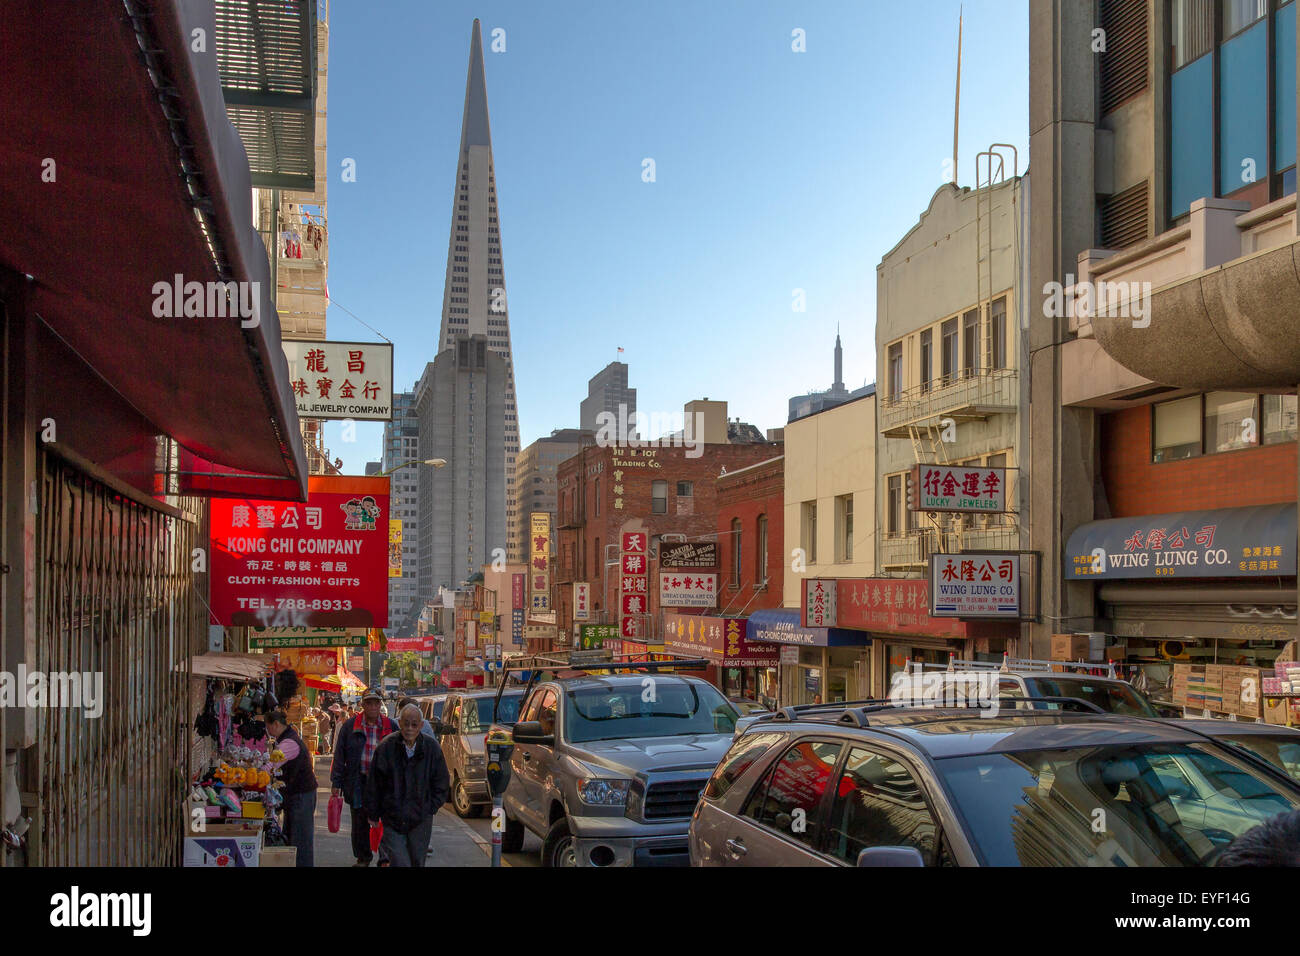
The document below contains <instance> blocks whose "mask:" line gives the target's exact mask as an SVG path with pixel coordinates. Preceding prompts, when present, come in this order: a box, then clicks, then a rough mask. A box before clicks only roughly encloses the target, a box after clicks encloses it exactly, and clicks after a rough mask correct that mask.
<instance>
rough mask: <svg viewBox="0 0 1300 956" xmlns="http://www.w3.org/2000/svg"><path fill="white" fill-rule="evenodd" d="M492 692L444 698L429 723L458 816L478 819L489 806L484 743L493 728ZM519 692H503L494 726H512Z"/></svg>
mask: <svg viewBox="0 0 1300 956" xmlns="http://www.w3.org/2000/svg"><path fill="white" fill-rule="evenodd" d="M496 696H497V692H496V691H495V690H480V691H468V692H463V693H452V694H448V695H447V699H446V701H445V702H444V703H443V707H442V717H441V718H439V719H437V720H436V721H430V723H431V724H432V726H433V730H434V733H435V734H437V736H438V743H439V744H441V745H442V755H443V758H444V759H445V760H446V761H447V774H448V776H449V777H450V778H451V806H452V809H453V810H455V811H456V815H457V816H460V817H477V816H478V815H479V814H481V813H482V812H483V808H484V807H485V806H488V805H489V804H491V803H492V794H491V793H489V792H488V785H487V770H486V762H485V754H486V752H485V749H484V748H485V744H484V740H485V738H486V737H487V732H488V728H490V727H491V726H492V705H493V701H494V700H495V699H496ZM523 697H524V695H523V692H522V691H514V692H510V691H506V692H505V693H503V694H502V695H501V702H500V704H499V705H497V717H496V719H497V723H500V724H503V725H509V724H513V723H514V722H515V720H516V719H517V718H518V716H519V704H520V702H521V701H522V700H523Z"/></svg>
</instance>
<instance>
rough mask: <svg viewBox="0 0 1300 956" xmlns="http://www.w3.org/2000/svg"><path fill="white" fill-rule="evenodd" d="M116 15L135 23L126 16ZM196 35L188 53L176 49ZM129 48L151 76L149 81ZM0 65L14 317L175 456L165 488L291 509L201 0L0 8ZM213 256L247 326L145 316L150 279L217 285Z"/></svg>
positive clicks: (289, 420)
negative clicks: (19, 288) (71, 353)
mask: <svg viewBox="0 0 1300 956" xmlns="http://www.w3.org/2000/svg"><path fill="white" fill-rule="evenodd" d="M133 7H134V8H138V9H139V10H140V11H141V13H142V14H144V15H143V16H141V17H139V18H138V19H137V20H135V21H133V20H132V19H131V18H130V17H129V16H128V15H127V13H128V10H129V9H130V8H133ZM137 25H138V27H139V29H140V30H142V31H143V32H142V33H140V34H137ZM196 30H202V31H204V32H203V34H202V36H203V37H204V42H205V43H206V48H207V52H206V53H200V52H193V53H192V52H191V44H192V43H193V42H197V41H196V40H195V39H194V38H195V37H197V36H198V34H197V33H195V32H194V31H196ZM142 48H144V49H148V50H149V51H151V54H150V55H151V56H152V57H153V59H154V62H155V64H156V65H157V66H158V67H159V68H160V70H159V71H158V72H156V73H155V75H154V76H153V77H152V78H151V70H150V68H149V67H148V66H147V65H146V62H145V54H144V52H143V49H142ZM0 63H3V64H4V70H5V74H6V77H5V83H4V84H3V87H0V128H2V129H3V130H4V136H3V137H2V138H0V223H3V224H4V228H0V265H4V266H7V267H9V268H11V269H13V270H15V271H17V272H19V273H23V274H25V275H29V276H31V277H32V278H31V282H30V285H29V289H28V297H27V305H28V310H29V312H31V313H34V314H35V315H36V316H38V317H39V318H40V320H41V321H43V322H44V323H45V324H47V325H48V326H49V327H50V328H51V329H53V330H54V332H55V333H56V334H57V335H58V336H59V337H60V338H61V339H62V340H63V341H64V342H65V343H66V344H67V345H68V346H69V347H70V348H72V349H73V350H75V352H76V353H77V354H78V355H79V356H80V357H81V359H82V360H83V361H84V362H85V363H86V364H87V365H89V366H90V367H91V368H92V369H94V371H95V372H96V373H97V374H98V375H99V376H100V377H102V378H103V379H104V380H105V381H106V382H107V383H108V384H109V385H110V386H111V387H112V388H113V389H115V390H116V391H117V392H118V393H120V394H121V395H122V396H123V397H124V398H125V399H126V400H127V401H128V402H129V403H130V404H131V405H133V406H134V407H135V408H136V409H137V410H139V412H140V413H141V414H142V415H143V416H144V417H145V418H146V419H148V420H149V421H150V422H151V423H152V424H153V425H154V426H156V427H157V428H158V430H159V431H160V432H162V433H164V434H167V435H169V436H171V437H173V438H174V439H176V441H177V442H178V443H179V444H180V445H182V446H183V447H184V448H185V449H187V452H188V453H187V454H186V455H185V456H184V457H183V461H182V465H181V472H182V476H181V478H182V480H181V488H182V492H183V493H203V494H239V495H248V496H256V497H261V498H292V499H295V500H304V499H305V497H306V486H307V465H306V456H305V454H304V452H303V446H302V438H301V435H300V434H299V431H298V417H297V413H296V411H295V405H294V401H293V398H292V394H291V391H290V386H289V373H288V364H287V362H286V361H285V358H284V353H283V351H282V350H281V347H280V325H279V318H278V316H277V315H276V312H275V308H274V306H273V305H272V301H273V299H272V294H273V291H274V290H273V289H272V288H271V280H270V267H269V263H268V261H267V254H266V250H265V247H264V246H263V244H262V241H261V238H260V237H259V236H258V234H257V232H256V230H255V229H254V228H253V224H252V184H251V179H250V174H249V171H248V159H247V155H246V153H245V151H244V147H243V143H242V142H241V141H240V138H239V135H238V134H237V133H236V131H235V129H234V127H233V126H231V124H230V122H229V120H228V119H227V118H226V113H225V105H224V102H223V100H222V96H221V87H220V79H219V77H218V73H217V64H216V53H215V22H214V14H213V6H212V4H211V3H198V2H190V0H148V2H145V0H135V2H133V3H130V4H124V3H123V2H122V0H79V2H77V3H49V2H46V0H6V2H5V10H4V27H3V29H0ZM169 118H170V119H171V122H169ZM186 167H187V168H188V169H189V170H190V171H191V173H192V175H191V176H189V177H188V182H187V177H186V176H185V175H184V174H183V168H186ZM191 189H193V190H195V191H196V193H197V196H194V195H191ZM196 206H198V207H199V208H202V209H204V210H205V212H206V221H207V224H208V229H209V231H210V233H211V235H210V237H209V236H205V233H204V228H203V225H202V223H201V222H200V219H199V217H198V216H197V215H196V212H195V209H196ZM209 238H210V239H211V247H210V246H209ZM214 251H215V256H216V258H217V259H219V260H220V261H222V262H224V263H225V264H226V269H227V271H226V274H225V276H224V278H228V279H232V280H234V281H236V282H240V283H248V285H246V286H244V287H243V289H244V292H245V300H246V301H247V302H249V303H250V305H251V304H252V303H253V302H254V301H255V302H256V306H257V317H258V323H259V324H258V325H256V326H255V327H251V328H243V327H241V320H240V317H239V316H237V315H236V316H231V317H228V318H195V317H192V318H185V317H183V316H182V317H179V318H168V317H160V316H158V315H157V314H156V311H155V309H156V306H157V304H158V299H159V292H158V291H157V290H156V289H155V286H157V285H158V284H159V283H163V284H166V285H167V286H172V285H173V284H174V283H175V282H176V277H177V276H180V277H181V281H182V282H184V283H190V282H198V283H203V284H204V288H205V289H207V288H208V286H207V285H206V284H207V283H209V282H214V283H215V282H217V281H219V280H221V279H222V278H223V275H221V274H220V273H219V272H218V268H217V266H216V264H215V263H214ZM252 283H257V293H256V296H253V295H252V291H253V286H252ZM205 299H206V296H205ZM57 384H58V385H60V386H62V387H67V388H75V387H76V383H75V382H61V383H57ZM214 472H215V473H216V474H212V473H214ZM253 476H256V477H253Z"/></svg>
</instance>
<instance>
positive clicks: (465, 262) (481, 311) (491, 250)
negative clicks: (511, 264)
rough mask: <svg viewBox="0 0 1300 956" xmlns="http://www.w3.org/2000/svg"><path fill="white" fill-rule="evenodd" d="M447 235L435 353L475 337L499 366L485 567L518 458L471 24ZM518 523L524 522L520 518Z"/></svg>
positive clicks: (478, 57) (511, 502) (510, 517)
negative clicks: (500, 450)
mask: <svg viewBox="0 0 1300 956" xmlns="http://www.w3.org/2000/svg"><path fill="white" fill-rule="evenodd" d="M452 195H453V203H452V205H453V210H454V213H453V215H452V221H451V235H450V237H449V238H448V240H447V278H446V283H445V285H444V287H443V294H442V326H441V329H440V330H439V338H438V341H439V350H442V349H447V348H450V347H452V346H454V345H455V337H456V336H458V335H483V336H486V337H487V347H488V349H489V350H490V351H491V352H492V353H494V354H496V355H499V356H500V357H501V358H502V359H503V360H504V362H505V376H504V385H505V416H504V417H505V429H504V432H505V490H506V495H505V498H506V501H505V506H506V534H507V538H508V539H509V540H507V541H502V542H486V541H485V542H483V544H484V545H485V546H486V548H485V550H484V551H483V552H482V553H483V556H484V559H485V560H491V556H492V554H491V552H492V549H493V548H495V547H498V546H499V547H503V548H505V549H506V551H507V553H509V551H510V549H511V546H512V545H513V543H514V540H515V538H516V536H518V535H519V534H520V533H521V528H522V527H523V521H522V520H521V519H520V516H519V515H518V514H516V512H517V510H518V509H517V507H516V505H515V499H516V495H515V458H516V457H517V456H518V454H519V413H518V410H517V408H516V402H515V374H514V360H513V358H512V357H511V353H510V320H509V313H508V310H507V299H506V280H505V269H504V267H503V265H502V258H503V257H502V255H501V229H500V222H499V217H498V215H497V193H496V174H495V171H494V170H493V166H492V130H491V127H490V125H489V123H488V101H487V80H486V77H485V75H484V69H483V35H482V31H481V28H480V26H479V21H478V20H475V21H474V29H473V34H472V36H471V37H470V46H469V73H468V75H467V77H466V79H465V111H464V113H463V114H462V117H461V125H460V154H459V161H458V162H457V164H456V182H455V187H454V189H453V192H452ZM525 517H526V516H525Z"/></svg>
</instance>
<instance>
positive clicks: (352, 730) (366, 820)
mask: <svg viewBox="0 0 1300 956" xmlns="http://www.w3.org/2000/svg"><path fill="white" fill-rule="evenodd" d="M383 711H384V698H383V697H382V696H381V695H380V693H379V691H377V690H367V691H366V692H365V694H363V695H362V697H361V713H360V714H357V715H356V716H355V717H351V718H349V719H348V720H345V721H344V722H343V724H342V726H340V727H339V731H338V735H337V736H336V737H335V738H334V762H333V764H332V766H331V767H330V786H331V787H333V790H334V796H338V797H342V798H343V800H344V801H345V802H346V803H347V805H348V807H349V808H350V809H351V811H352V812H351V825H352V855H353V856H355V857H356V858H357V862H356V863H355V864H353V865H354V866H369V865H370V862H371V860H372V859H373V858H374V853H373V852H372V851H371V849H370V824H371V819H370V817H369V816H368V815H367V813H366V806H365V792H366V777H367V775H368V774H369V773H370V765H371V761H372V760H373V759H374V755H375V748H376V747H378V746H379V742H380V741H381V740H383V739H384V738H385V737H387V736H388V735H389V734H391V733H396V732H397V724H396V723H394V722H393V720H392V718H390V717H389V716H388V715H387V714H385V713H384V712H383ZM384 856H385V854H384V853H383V852H382V850H381V852H380V861H381V863H382V862H383V858H384Z"/></svg>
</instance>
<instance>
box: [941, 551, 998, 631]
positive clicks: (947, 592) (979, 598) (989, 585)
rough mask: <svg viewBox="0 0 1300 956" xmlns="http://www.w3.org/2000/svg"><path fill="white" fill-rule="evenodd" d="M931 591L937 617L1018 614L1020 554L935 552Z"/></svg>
mask: <svg viewBox="0 0 1300 956" xmlns="http://www.w3.org/2000/svg"><path fill="white" fill-rule="evenodd" d="M930 594H931V604H932V606H931V608H930V613H931V614H932V615H933V616H935V617H1002V618H1018V617H1019V616H1020V556H1019V555H1018V554H1005V553H1001V554H997V553H995V554H973V553H963V554H935V555H931V556H930Z"/></svg>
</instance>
